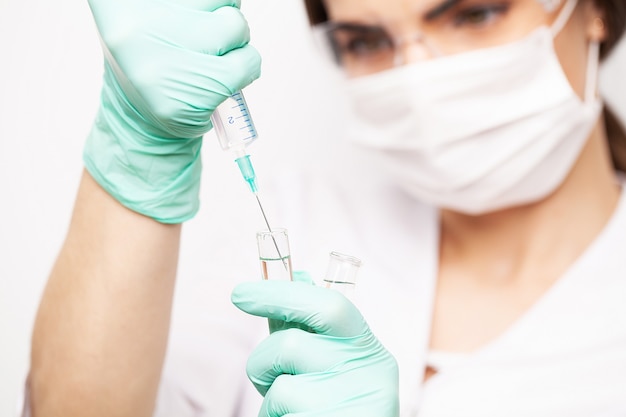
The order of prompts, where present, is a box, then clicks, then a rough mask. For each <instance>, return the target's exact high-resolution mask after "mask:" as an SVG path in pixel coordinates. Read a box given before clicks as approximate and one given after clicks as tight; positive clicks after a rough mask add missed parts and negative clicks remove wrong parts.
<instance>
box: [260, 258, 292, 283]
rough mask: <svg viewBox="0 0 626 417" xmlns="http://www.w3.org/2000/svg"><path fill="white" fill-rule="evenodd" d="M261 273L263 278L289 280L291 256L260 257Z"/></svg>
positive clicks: (290, 278) (290, 277)
mask: <svg viewBox="0 0 626 417" xmlns="http://www.w3.org/2000/svg"><path fill="white" fill-rule="evenodd" d="M260 261H261V273H262V274H263V279H271V280H284V281H291V280H292V276H291V257H290V256H286V257H284V258H282V259H280V258H275V259H267V258H261V259H260Z"/></svg>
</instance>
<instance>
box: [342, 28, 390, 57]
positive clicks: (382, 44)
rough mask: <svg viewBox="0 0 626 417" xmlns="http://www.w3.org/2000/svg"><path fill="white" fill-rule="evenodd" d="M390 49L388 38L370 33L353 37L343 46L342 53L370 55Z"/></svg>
mask: <svg viewBox="0 0 626 417" xmlns="http://www.w3.org/2000/svg"><path fill="white" fill-rule="evenodd" d="M391 49H393V44H392V42H391V40H390V39H389V38H388V37H386V36H378V35H374V34H371V33H370V34H361V35H355V36H353V37H352V38H351V39H349V40H348V42H347V43H345V44H344V51H345V52H348V53H351V54H354V55H370V54H375V53H379V52H383V51H388V50H391Z"/></svg>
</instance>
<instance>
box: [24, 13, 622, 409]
mask: <svg viewBox="0 0 626 417" xmlns="http://www.w3.org/2000/svg"><path fill="white" fill-rule="evenodd" d="M90 4H91V7H92V11H93V13H94V17H95V19H96V23H97V25H98V28H99V31H100V35H101V37H102V40H103V45H104V49H105V57H106V61H105V62H106V69H105V81H104V87H103V93H102V106H101V109H100V112H99V115H98V119H97V120H96V123H95V125H94V129H93V131H92V132H91V134H90V136H89V138H88V141H87V145H86V149H85V163H86V168H87V171H88V173H87V174H85V177H84V179H83V183H82V184H81V189H80V190H79V194H78V197H77V202H76V209H75V213H74V217H73V220H72V226H71V228H70V231H69V232H68V238H67V240H66V242H65V245H64V247H63V250H62V252H61V254H60V255H59V259H58V262H57V264H56V266H55V268H54V270H53V272H52V274H51V277H50V280H49V283H48V286H47V289H46V292H45V294H44V298H43V300H42V303H41V306H40V310H39V314H38V318H37V323H36V326H35V332H34V338H33V362H32V368H31V378H30V381H31V383H30V387H31V393H32V398H31V402H30V403H31V405H32V408H33V411H34V414H35V415H39V414H41V415H57V414H58V415H64V416H71V415H85V414H88V415H94V416H95V415H100V414H102V415H107V416H111V415H120V416H123V415H134V416H137V415H146V416H147V415H152V414H153V413H154V414H156V415H177V416H182V415H229V414H230V415H247V413H249V412H250V411H251V410H253V409H254V407H257V405H256V403H257V402H258V398H255V397H250V396H249V394H248V393H247V392H244V391H243V388H242V383H241V381H240V377H239V375H240V374H239V371H241V367H242V363H243V362H245V359H246V357H247V356H248V355H251V356H250V358H249V359H248V373H249V377H250V379H251V380H252V382H253V384H254V385H255V387H256V388H257V390H258V391H260V392H261V393H262V394H264V395H265V399H264V401H263V404H262V405H261V407H262V408H261V412H260V415H283V414H286V413H293V414H295V415H298V414H299V413H302V414H306V415H324V416H333V415H352V414H354V415H359V416H364V415H372V416H374V415H376V416H381V415H389V416H392V415H402V416H409V415H420V416H431V415H437V416H448V415H449V416H453V415H454V416H457V415H476V416H478V415H480V416H488V415H502V414H506V415H509V416H510V415H546V416H548V415H549V416H554V415H567V416H576V415H581V416H582V415H623V414H624V412H626V400H624V395H623V393H624V392H626V377H624V375H626V323H625V322H624V321H625V319H624V317H626V314H623V313H624V311H623V308H624V299H625V297H626V296H625V294H626V280H625V279H624V277H625V275H624V269H625V267H626V265H625V263H624V259H623V257H621V256H619V251H620V249H619V248H623V247H624V245H625V244H626V241H625V239H626V233H624V232H625V231H626V203H624V201H623V198H622V193H621V183H620V181H619V180H618V176H617V173H616V171H618V170H620V169H621V170H623V169H624V168H626V161H625V160H624V159H623V158H624V136H623V134H622V133H621V132H620V130H619V129H618V128H617V124H616V123H615V121H614V119H613V118H612V117H611V116H610V114H609V113H608V112H607V113H605V117H604V118H601V117H600V115H601V111H602V105H601V101H600V100H599V99H598V97H597V93H596V85H597V79H596V78H597V72H596V69H597V63H598V55H599V54H600V55H602V56H606V55H607V54H608V53H609V51H610V49H611V48H612V47H613V46H614V44H615V43H616V41H617V40H618V39H619V37H620V36H621V33H622V32H623V30H624V24H625V20H626V12H625V10H624V4H623V3H622V2H619V1H617V0H604V1H601V0H598V1H595V2H594V1H591V0H579V2H576V1H574V0H567V1H564V2H548V1H538V0H504V1H502V0H459V1H455V0H448V1H428V0H415V1H411V2H405V1H399V0H398V1H395V0H394V1H389V0H385V1H382V0H370V1H363V0H329V1H327V2H324V3H320V2H314V1H307V6H308V11H309V16H310V18H311V21H312V23H313V24H314V25H316V26H318V25H319V26H318V27H317V30H318V31H319V32H321V34H322V35H323V37H324V39H326V40H327V41H328V44H329V46H330V47H331V52H332V53H333V55H334V58H335V60H336V62H337V63H338V64H339V65H340V67H341V68H342V69H343V70H344V72H345V74H346V80H345V87H346V92H347V93H348V94H349V95H350V98H351V99H352V102H353V104H354V105H353V106H352V110H351V112H350V118H351V123H349V125H348V132H347V133H346V135H347V137H348V138H350V139H351V141H350V143H340V142H337V143H335V144H333V146H335V147H337V148H341V151H345V150H349V151H350V153H349V155H352V156H351V157H350V158H349V159H348V160H342V161H341V163H342V165H341V168H337V167H336V166H331V165H330V164H331V162H328V163H329V166H328V168H327V169H325V170H324V172H317V171H315V172H306V173H303V174H302V175H300V174H298V173H293V175H292V176H291V178H290V179H289V182H288V183H286V184H279V185H278V187H279V188H280V189H281V190H282V191H284V192H285V194H284V195H285V196H286V197H284V200H282V201H283V202H284V204H282V205H281V207H285V206H287V205H288V208H289V210H285V213H283V219H284V221H283V224H285V225H288V227H289V229H290V232H291V236H292V238H293V244H294V245H293V249H292V252H293V253H297V254H298V255H297V256H298V257H300V259H302V261H301V263H300V267H304V268H303V269H307V270H311V271H312V272H315V265H319V263H320V259H322V257H323V256H324V255H325V254H326V253H327V252H328V250H329V249H334V248H343V249H345V250H346V251H347V252H350V253H354V254H356V255H358V256H359V257H361V258H363V260H364V261H365V265H367V267H364V268H363V270H362V273H361V275H360V277H359V291H360V296H359V298H358V300H357V302H356V303H357V305H358V307H359V310H360V311H361V312H362V313H363V317H365V319H366V321H367V323H368V324H365V320H363V317H362V316H361V313H360V312H359V311H358V310H356V309H355V308H354V306H353V305H352V304H350V303H349V302H348V301H346V300H345V299H343V298H341V297H338V296H337V295H336V294H334V293H332V292H330V291H326V290H323V289H320V288H316V287H314V286H310V285H305V284H301V283H300V284H299V283H295V284H294V283H280V282H252V283H246V284H241V285H240V286H238V287H237V288H236V289H235V291H234V293H233V296H232V297H233V301H234V302H235V304H236V305H237V306H238V307H239V308H240V309H242V310H244V311H246V312H249V313H251V314H254V315H260V316H264V317H270V318H274V319H277V318H281V319H284V320H287V321H291V322H298V323H302V324H305V325H307V326H309V327H312V328H313V329H314V330H315V332H314V333H309V332H304V331H301V330H298V329H290V330H286V331H277V332H274V333H273V334H271V335H270V336H269V337H267V338H266V339H265V340H264V341H263V342H262V343H261V345H259V347H258V348H257V349H256V350H254V351H253V352H252V353H250V350H251V349H252V346H251V344H252V343H253V342H254V340H255V339H256V334H255V333H254V331H253V329H257V328H261V327H259V326H262V327H264V323H263V321H262V320H257V321H245V320H243V319H242V318H241V317H242V316H241V315H239V316H238V315H236V314H234V312H230V311H228V309H227V307H226V306H224V305H223V304H220V302H221V303H223V297H222V296H223V295H224V294H223V293H222V292H220V291H219V290H218V289H214V290H213V292H212V293H204V294H202V296H201V297H197V296H196V298H195V299H194V297H191V296H190V297H186V298H184V300H183V302H181V310H180V311H181V313H179V314H180V316H179V318H176V317H175V319H174V325H173V327H172V333H171V334H172V341H171V344H170V348H169V353H168V360H167V362H166V366H165V371H164V374H163V379H162V382H161V391H160V394H159V397H158V399H156V400H155V397H156V396H157V390H158V386H159V381H160V372H161V367H162V364H163V360H164V356H165V349H166V343H167V336H168V324H169V319H170V310H171V302H172V296H173V287H174V282H175V270H176V262H177V253H178V238H179V234H180V223H181V222H183V221H185V220H187V219H189V218H190V217H192V216H193V215H194V214H195V212H196V211H197V193H198V182H199V174H200V167H199V161H198V152H199V147H200V139H199V138H200V137H201V135H202V134H203V133H204V132H206V130H208V129H209V128H210V123H209V115H210V113H211V112H212V110H213V109H214V108H215V106H216V105H217V104H219V103H220V102H221V101H222V100H223V98H224V97H225V96H227V95H228V94H230V93H231V92H232V91H235V90H237V89H239V88H242V87H243V86H245V85H247V84H248V83H250V82H251V81H252V80H253V79H254V78H256V77H257V76H258V68H259V60H258V56H257V55H256V54H255V52H254V51H253V50H252V49H251V48H250V46H248V45H247V42H248V34H247V27H246V25H245V22H244V21H243V19H242V17H241V15H240V14H239V13H238V10H237V8H236V7H232V6H235V5H236V4H235V3H228V2H222V1H218V0H204V1H191V0H189V1H182V2H177V3H176V4H170V3H167V2H162V3H159V5H154V4H152V2H148V1H147V0H133V1H130V0H127V1H125V2H123V3H120V4H115V3H113V2H104V1H99V0H92V1H91V2H90ZM181 28H185V30H180V29H181ZM605 120H606V123H605ZM609 144H610V146H609ZM343 147H345V149H344V148H343ZM330 151H331V152H339V149H336V148H332V149H331V150H330ZM329 153H330V152H329ZM346 154H347V153H341V155H346ZM611 157H612V158H611ZM331 159H332V158H331ZM365 162H367V163H368V164H367V165H365ZM320 163H321V162H320ZM348 168H349V169H348ZM277 198H280V197H277ZM155 220H156V221H155ZM235 256H236V255H235V254H233V258H234V257H235ZM234 259H236V258H234ZM207 262H208V263H210V264H211V269H212V270H216V268H215V267H214V266H216V265H217V266H219V265H220V260H219V259H211V260H210V261H207ZM225 264H228V262H225ZM231 276H232V275H231ZM216 282H217V281H216ZM194 300H195V301H194ZM198 306H201V308H199V307H198ZM370 329H371V330H370ZM262 331H264V330H262ZM374 334H375V335H376V337H374ZM379 340H380V342H379ZM381 342H382V343H381ZM383 345H384V347H383ZM224 352H227V354H224ZM396 361H397V364H396ZM398 372H399V376H398ZM122 386H123V387H124V389H120V388H119V387H122ZM76 392H79V393H80V395H70V394H75V393H76ZM68 398H69V400H68ZM155 403H156V411H155ZM86 410H88V411H86ZM254 411H255V412H256V410H254ZM55 413H56V414H55Z"/></svg>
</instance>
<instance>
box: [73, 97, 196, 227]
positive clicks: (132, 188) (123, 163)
mask: <svg viewBox="0 0 626 417" xmlns="http://www.w3.org/2000/svg"><path fill="white" fill-rule="evenodd" d="M107 115H108V113H107V111H106V109H103V108H102V107H101V108H100V110H99V111H98V115H97V117H96V121H95V123H94V125H93V127H92V130H91V132H90V133H89V135H88V138H87V141H86V143H85V148H84V151H83V161H84V163H85V167H86V169H87V171H88V172H89V173H90V174H91V176H92V177H93V178H94V179H95V181H96V182H97V183H98V184H99V185H100V186H101V187H102V188H104V189H105V190H106V192H108V193H109V194H110V195H111V196H113V198H115V199H116V200H117V201H119V202H120V203H121V204H122V205H123V206H125V207H127V208H129V209H130V210H133V211H135V212H137V213H140V214H143V215H145V216H148V217H151V218H153V219H155V220H157V221H159V222H161V223H168V224H173V223H182V222H184V221H187V220H189V219H191V218H192V217H194V216H195V214H196V213H197V212H198V209H199V207H200V202H199V197H198V196H199V191H200V177H201V171H202V162H201V158H200V150H201V147H202V138H201V137H200V138H194V139H160V138H154V137H145V136H142V135H141V134H140V133H138V132H137V131H136V130H134V129H133V128H132V127H130V126H124V125H123V123H124V122H123V121H120V119H118V118H116V117H107Z"/></svg>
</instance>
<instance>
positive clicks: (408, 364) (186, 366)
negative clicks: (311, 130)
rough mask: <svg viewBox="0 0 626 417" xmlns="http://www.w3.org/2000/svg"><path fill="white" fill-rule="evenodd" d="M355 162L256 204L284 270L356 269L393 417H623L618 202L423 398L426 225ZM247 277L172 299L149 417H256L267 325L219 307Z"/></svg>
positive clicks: (428, 216)
mask: <svg viewBox="0 0 626 417" xmlns="http://www.w3.org/2000/svg"><path fill="white" fill-rule="evenodd" d="M338 155H345V154H342V153H341V152H340V153H338ZM353 161H358V158H349V160H348V161H342V163H341V164H334V163H332V161H331V162H328V163H327V162H324V163H321V164H320V165H319V166H320V168H319V169H313V170H312V171H310V172H309V174H306V173H305V174H303V175H293V174H292V173H290V175H289V176H288V177H287V179H286V180H283V181H282V183H281V184H279V185H278V186H277V187H276V190H275V191H277V192H276V194H275V195H282V197H279V198H277V199H275V200H268V203H267V204H268V205H275V207H280V208H281V209H282V210H281V213H280V216H279V217H280V219H281V224H282V225H284V226H285V227H287V228H288V229H289V232H290V241H291V253H292V257H293V262H294V269H302V270H308V271H310V272H312V273H313V275H314V276H316V277H318V278H319V277H320V275H321V274H323V272H324V268H325V263H326V261H327V258H328V253H329V252H330V251H331V250H338V251H341V252H345V253H348V254H352V255H355V256H357V257H359V258H361V259H362V260H363V266H362V268H361V270H360V271H359V277H358V281H359V282H358V292H357V295H356V300H355V303H356V304H357V305H358V306H359V308H360V309H361V311H362V312H363V314H364V316H365V317H366V319H367V321H368V323H369V324H370V326H371V328H372V329H373V331H374V333H375V334H376V335H377V336H378V338H379V339H380V340H381V341H382V342H383V344H384V345H385V346H386V347H387V348H388V349H389V351H391V353H392V354H393V355H394V356H395V357H396V359H397V360H398V363H399V366H400V400H401V416H402V417H409V416H419V417H459V416H476V417H478V416H480V417H489V416H493V417H496V416H498V417H501V416H503V415H506V416H508V417H511V416H525V417H527V416H534V417H538V416H546V417H548V416H550V417H554V416H567V417H577V416H581V417H582V416H586V417H587V416H607V417H608V416H620V415H623V416H626V196H625V197H622V199H621V202H620V205H619V208H618V209H617V211H616V213H615V214H614V216H613V218H612V220H611V222H610V223H609V224H608V225H607V226H606V228H605V230H604V231H603V232H602V234H601V235H600V236H599V237H598V238H597V239H596V240H595V242H594V243H593V244H592V245H591V246H590V247H589V248H588V250H587V251H586V253H585V254H584V255H583V256H582V257H581V258H580V259H579V260H578V261H577V262H576V263H575V264H574V265H572V267H571V269H570V270H569V271H568V272H567V273H566V274H565V276H563V277H562V278H561V279H560V280H559V281H558V282H557V283H556V284H555V285H554V286H553V287H552V288H551V289H549V290H548V292H547V293H546V294H545V295H544V296H542V297H541V299H540V300H539V301H538V302H537V303H536V304H535V305H534V306H533V307H532V308H531V309H530V310H529V311H528V312H526V313H525V314H524V315H523V316H522V317H521V318H520V319H518V320H517V321H516V322H515V323H514V324H513V325H512V326H511V327H510V328H509V329H508V330H507V331H506V332H504V334H502V335H500V336H499V337H497V338H496V339H495V340H493V341H491V342H490V343H488V344H487V345H486V346H484V347H483V348H481V349H479V350H478V351H476V352H474V353H472V354H470V355H467V357H466V358H464V360H461V361H457V362H456V363H455V364H454V366H451V367H449V368H446V369H444V370H443V371H442V372H440V373H439V374H437V375H436V376H434V377H433V378H431V379H429V380H428V382H427V383H426V384H423V383H422V380H423V373H424V368H425V358H426V356H427V349H428V343H429V328H430V322H431V316H432V308H433V299H434V290H435V281H436V275H437V247H438V221H437V220H438V219H437V211H436V210H434V209H433V208H430V207H427V206H425V205H423V204H420V203H419V202H416V201H414V200H412V199H411V198H409V196H407V195H406V194H404V193H402V192H401V191H400V190H398V189H396V188H394V187H393V186H390V185H389V184H386V183H385V180H384V179H382V178H374V176H372V175H371V172H375V171H376V169H373V170H371V171H367V170H363V171H359V170H358V168H357V167H358V166H359V164H358V162H356V163H355V165H354V166H352V165H350V166H346V164H351V163H352V162H353ZM333 166H335V167H339V168H336V169H335V168H332V167H333ZM285 177H286V176H285ZM281 191H282V193H281ZM250 239H253V234H252V233H251V234H250ZM222 261H224V260H223V259H222ZM240 266H241V265H240ZM246 268H247V267H241V268H240V269H239V270H238V267H237V266H236V262H231V263H230V264H228V267H227V268H226V270H225V271H224V272H223V273H222V274H223V278H222V279H218V280H207V281H206V282H205V283H204V284H198V283H197V282H195V283H194V284H193V285H189V286H187V287H185V285H182V286H181V288H179V290H178V294H177V301H176V308H175V313H174V319H173V327H172V333H171V340H170V349H169V352H168V357H167V360H166V365H165V369H164V376H163V382H162V386H161V391H160V395H159V402H158V407H157V408H158V409H157V412H156V414H155V415H156V416H157V417H166V416H176V417H185V416H190V417H191V416H194V417H200V416H220V417H223V416H245V417H248V416H256V415H257V412H258V409H259V405H260V403H261V401H262V398H261V396H260V395H259V394H257V393H256V392H255V391H254V389H253V388H252V385H251V384H250V383H249V382H248V381H247V379H246V377H245V371H244V369H245V362H246V360H247V357H248V354H249V352H250V350H251V349H253V347H254V346H255V345H256V343H257V342H258V341H259V340H260V339H261V338H262V337H264V336H265V335H267V324H266V322H265V320H264V319H259V318H255V317H247V316H246V315H245V314H244V313H242V312H240V311H238V310H236V309H235V308H234V307H233V306H232V305H230V302H229V294H230V290H231V289H232V287H233V286H234V285H235V283H236V282H239V281H242V280H248V279H250V278H249V277H251V276H252V277H256V276H258V275H259V274H258V270H250V269H247V270H246ZM229 277H236V278H229ZM203 285H204V287H203Z"/></svg>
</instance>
